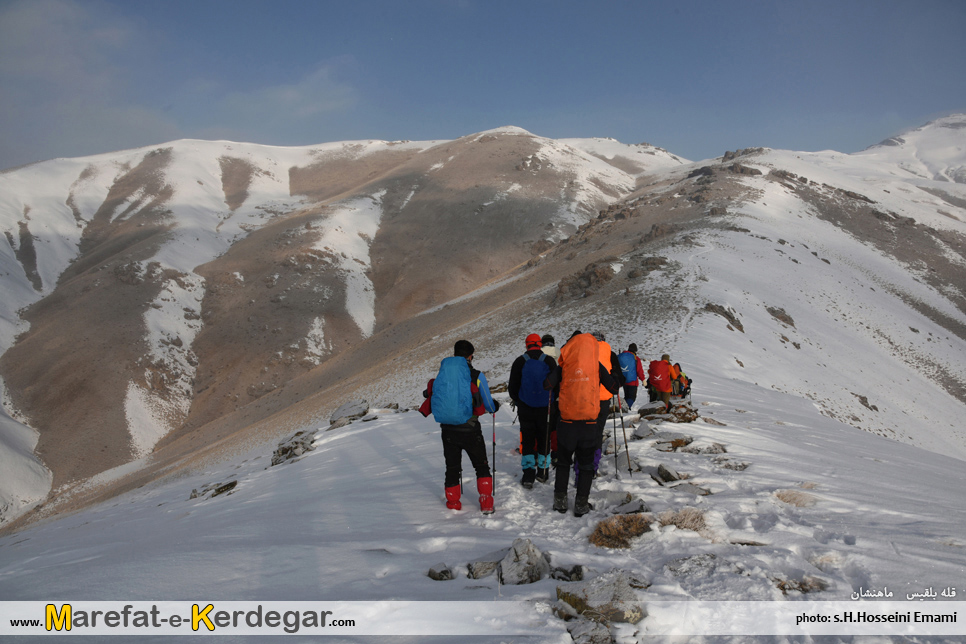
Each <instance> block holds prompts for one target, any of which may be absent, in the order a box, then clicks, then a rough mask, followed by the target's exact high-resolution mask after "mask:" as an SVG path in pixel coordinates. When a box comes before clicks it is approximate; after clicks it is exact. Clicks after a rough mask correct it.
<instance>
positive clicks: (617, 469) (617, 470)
mask: <svg viewBox="0 0 966 644" xmlns="http://www.w3.org/2000/svg"><path fill="white" fill-rule="evenodd" d="M610 402H611V404H613V403H614V398H613V397H611V399H610ZM620 404H621V403H620V398H618V399H617V405H618V407H617V409H618V413H619V412H620ZM623 423H624V417H623V416H621V424H623ZM618 449H619V446H618V445H617V417H616V416H615V417H614V478H615V479H619V478H620V477H621V474H620V466H619V465H618V464H617V452H618Z"/></svg>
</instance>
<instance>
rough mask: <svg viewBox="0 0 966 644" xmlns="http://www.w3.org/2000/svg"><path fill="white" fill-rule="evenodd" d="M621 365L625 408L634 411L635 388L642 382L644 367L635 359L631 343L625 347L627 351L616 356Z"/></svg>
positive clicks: (635, 354) (634, 347) (634, 346)
mask: <svg viewBox="0 0 966 644" xmlns="http://www.w3.org/2000/svg"><path fill="white" fill-rule="evenodd" d="M617 359H618V360H619V362H620V365H621V372H622V374H623V376H624V400H625V401H626V402H627V408H628V409H629V410H630V411H632V412H633V411H634V402H635V401H636V400H637V388H638V386H639V385H640V384H641V380H644V365H643V363H642V362H641V359H640V358H638V357H637V345H636V344H635V343H633V342H631V344H630V345H629V346H628V347H627V351H625V352H623V353H621V354H620V355H619V356H617Z"/></svg>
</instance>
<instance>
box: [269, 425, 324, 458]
mask: <svg viewBox="0 0 966 644" xmlns="http://www.w3.org/2000/svg"><path fill="white" fill-rule="evenodd" d="M314 440H315V432H307V431H305V430H302V431H298V432H295V433H294V434H292V435H291V436H289V437H288V438H286V439H285V440H283V441H282V442H281V443H279V444H278V447H277V448H275V453H274V454H272V465H279V464H281V463H287V462H289V461H297V460H298V459H299V458H300V457H301V456H302V455H303V454H305V453H306V452H311V451H312V450H314V449H315V447H314V446H313V445H312V442H313V441H314Z"/></svg>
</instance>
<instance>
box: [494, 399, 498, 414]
mask: <svg viewBox="0 0 966 644" xmlns="http://www.w3.org/2000/svg"><path fill="white" fill-rule="evenodd" d="M493 407H494V409H493V413H494V414H495V413H496V412H498V411H500V401H499V400H494V401H493Z"/></svg>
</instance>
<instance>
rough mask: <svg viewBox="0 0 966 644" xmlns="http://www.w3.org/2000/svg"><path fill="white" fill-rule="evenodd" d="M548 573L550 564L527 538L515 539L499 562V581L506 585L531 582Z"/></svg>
mask: <svg viewBox="0 0 966 644" xmlns="http://www.w3.org/2000/svg"><path fill="white" fill-rule="evenodd" d="M549 574H550V564H549V563H548V562H547V559H546V557H544V555H543V553H542V552H540V550H539V549H538V548H537V547H536V546H535V545H533V543H532V542H531V541H530V540H529V539H517V540H516V541H514V542H513V545H512V546H511V547H510V551H509V552H508V553H507V554H506V556H505V557H504V558H503V560H502V561H501V562H500V582H501V583H502V584H504V585H507V586H516V585H520V584H532V583H534V582H536V581H540V580H541V579H543V578H544V577H546V576H548V575H549Z"/></svg>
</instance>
